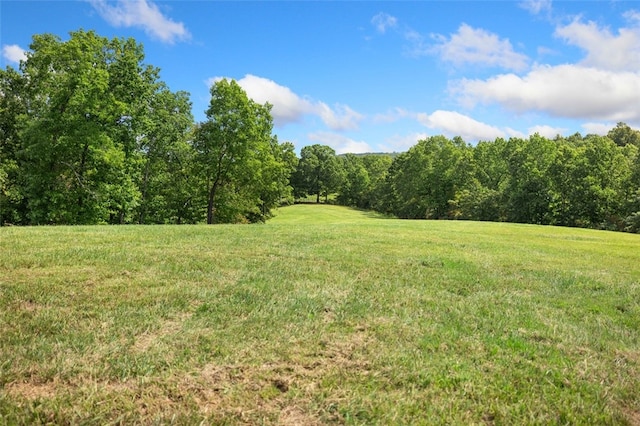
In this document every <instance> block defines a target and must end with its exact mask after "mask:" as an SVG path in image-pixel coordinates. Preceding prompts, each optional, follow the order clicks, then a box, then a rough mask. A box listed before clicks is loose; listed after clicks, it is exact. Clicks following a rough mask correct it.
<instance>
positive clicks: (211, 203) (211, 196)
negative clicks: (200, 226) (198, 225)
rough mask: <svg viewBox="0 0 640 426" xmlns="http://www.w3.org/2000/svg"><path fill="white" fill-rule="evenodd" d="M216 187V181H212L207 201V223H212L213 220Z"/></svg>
mask: <svg viewBox="0 0 640 426" xmlns="http://www.w3.org/2000/svg"><path fill="white" fill-rule="evenodd" d="M217 189H218V183H217V182H214V183H213V185H211V189H209V201H208V203H207V225H211V224H213V221H214V220H215V206H214V201H215V198H216V192H217Z"/></svg>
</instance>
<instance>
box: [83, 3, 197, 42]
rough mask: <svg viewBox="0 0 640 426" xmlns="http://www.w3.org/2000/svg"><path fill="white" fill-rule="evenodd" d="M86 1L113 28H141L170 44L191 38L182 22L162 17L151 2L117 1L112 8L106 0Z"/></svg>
mask: <svg viewBox="0 0 640 426" xmlns="http://www.w3.org/2000/svg"><path fill="white" fill-rule="evenodd" d="M88 1H89V3H91V5H92V6H93V7H94V9H95V10H96V11H98V13H99V14H100V16H102V18H104V20H106V21H107V22H108V23H109V24H111V25H113V26H115V27H138V28H142V29H143V30H144V31H145V32H146V33H147V34H149V35H150V36H151V37H153V38H156V39H159V40H160V41H162V42H164V43H170V44H172V43H174V42H175V41H176V40H187V39H189V38H190V37H191V35H190V34H189V31H188V30H187V29H186V27H185V26H184V24H183V23H182V22H175V21H173V20H171V19H170V18H167V17H166V16H164V15H163V14H162V12H161V11H160V9H159V8H158V6H157V5H156V4H155V3H153V2H152V1H151V0H118V2H117V3H116V4H115V5H113V6H112V5H111V4H109V2H107V0H88Z"/></svg>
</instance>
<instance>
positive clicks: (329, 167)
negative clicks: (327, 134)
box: [292, 144, 342, 203]
mask: <svg viewBox="0 0 640 426" xmlns="http://www.w3.org/2000/svg"><path fill="white" fill-rule="evenodd" d="M341 178H342V169H341V168H340V163H339V161H338V159H337V157H336V152H335V151H334V150H333V148H331V147H330V146H327V145H319V144H315V145H309V146H305V147H304V148H302V150H301V151H300V161H299V162H298V167H297V169H296V172H295V174H294V177H293V182H292V186H293V188H294V192H295V195H296V196H297V197H304V196H306V195H315V196H316V203H319V202H320V196H321V195H324V197H325V200H326V199H328V196H329V194H330V193H333V192H335V191H336V190H337V189H338V187H339V185H340V182H341Z"/></svg>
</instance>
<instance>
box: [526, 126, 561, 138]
mask: <svg viewBox="0 0 640 426" xmlns="http://www.w3.org/2000/svg"><path fill="white" fill-rule="evenodd" d="M528 131H529V135H533V134H536V133H537V134H539V135H540V136H544V137H545V138H549V139H553V138H555V137H556V136H558V135H564V134H565V132H566V131H567V129H565V128H562V127H552V126H548V125H546V124H544V125H538V126H533V127H530V128H529V129H528Z"/></svg>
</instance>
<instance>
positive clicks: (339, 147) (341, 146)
mask: <svg viewBox="0 0 640 426" xmlns="http://www.w3.org/2000/svg"><path fill="white" fill-rule="evenodd" d="M308 138H309V140H311V141H313V142H316V143H319V144H322V145H328V146H330V147H331V148H333V149H334V150H335V151H336V154H347V153H351V154H362V153H366V152H372V149H371V146H370V145H369V144H368V143H366V142H363V141H356V140H353V139H351V138H348V137H346V136H344V135H341V134H337V133H332V132H316V133H311V134H309V135H308Z"/></svg>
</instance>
